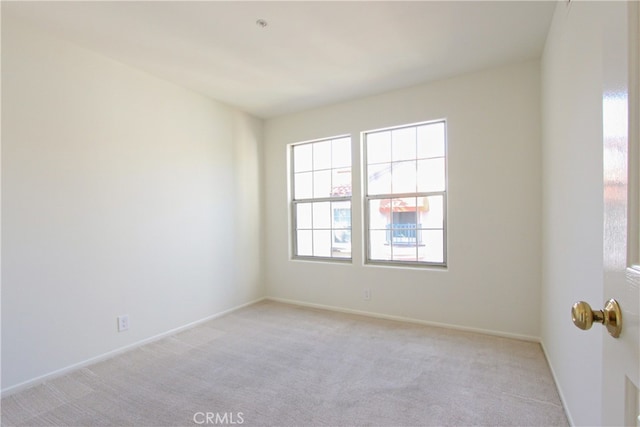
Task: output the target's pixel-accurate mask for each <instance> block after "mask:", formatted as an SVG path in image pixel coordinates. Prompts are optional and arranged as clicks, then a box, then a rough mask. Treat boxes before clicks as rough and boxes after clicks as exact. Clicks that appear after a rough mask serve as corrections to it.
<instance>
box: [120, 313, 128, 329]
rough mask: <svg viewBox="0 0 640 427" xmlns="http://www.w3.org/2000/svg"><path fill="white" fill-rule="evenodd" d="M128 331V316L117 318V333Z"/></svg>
mask: <svg viewBox="0 0 640 427" xmlns="http://www.w3.org/2000/svg"><path fill="white" fill-rule="evenodd" d="M128 330H129V315H128V314H124V315H122V316H118V332H123V331H128Z"/></svg>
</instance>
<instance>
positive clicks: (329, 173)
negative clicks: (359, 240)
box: [291, 137, 352, 260]
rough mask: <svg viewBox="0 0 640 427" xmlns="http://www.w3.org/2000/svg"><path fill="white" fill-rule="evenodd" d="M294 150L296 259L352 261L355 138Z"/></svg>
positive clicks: (293, 185)
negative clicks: (353, 139)
mask: <svg viewBox="0 0 640 427" xmlns="http://www.w3.org/2000/svg"><path fill="white" fill-rule="evenodd" d="M291 150H292V163H293V165H292V171H293V173H292V175H291V176H292V187H293V192H292V193H293V202H292V215H293V221H294V224H295V232H294V233H293V239H294V256H295V257H305V258H321V259H334V258H335V259H338V260H349V259H351V185H352V184H351V138H350V137H340V138H333V139H327V140H322V141H316V142H310V143H302V144H296V145H293V146H292V148H291Z"/></svg>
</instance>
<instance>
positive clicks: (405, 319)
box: [265, 297, 540, 343]
mask: <svg viewBox="0 0 640 427" xmlns="http://www.w3.org/2000/svg"><path fill="white" fill-rule="evenodd" d="M265 299H266V300H270V301H276V302H282V303H285V304H292V305H299V306H302V307H311V308H318V309H321V310H329V311H336V312H339V313H348V314H357V315H361V316H368V317H375V318H378V319H387V320H396V321H399V322H407V323H417V324H419V325H426V326H436V327H438V328H446V329H455V330H457V331H464V332H475V333H478V334H484V335H493V336H497V337H502V338H511V339H516V340H521V341H531V342H537V343H539V342H540V337H534V336H530V335H521V334H512V333H509V332H502V331H492V330H488V329H479V328H470V327H466V326H459V325H452V324H448V323H440V322H431V321H428V320H421V319H414V318H411V317H402V316H394V315H390V314H381V313H376V312H372V311H363V310H353V309H350V308H343V307H335V306H331V305H323V304H314V303H310V302H304V301H297V300H290V299H286V298H276V297H266V298H265Z"/></svg>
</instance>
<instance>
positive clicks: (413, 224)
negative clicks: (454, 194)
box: [364, 121, 446, 265]
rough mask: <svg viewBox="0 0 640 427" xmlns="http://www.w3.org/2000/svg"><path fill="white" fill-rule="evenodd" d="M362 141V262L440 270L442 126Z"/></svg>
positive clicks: (386, 133) (442, 244)
mask: <svg viewBox="0 0 640 427" xmlns="http://www.w3.org/2000/svg"><path fill="white" fill-rule="evenodd" d="M364 138H365V139H364V144H365V153H366V155H367V159H366V163H365V165H364V166H365V168H366V169H365V176H366V177H367V182H366V195H365V200H366V210H365V212H366V215H367V224H368V228H369V229H368V231H366V232H365V238H366V240H367V241H366V246H367V261H368V262H370V261H374V262H384V263H387V262H388V263H408V264H411V263H413V264H427V265H445V263H446V253H445V251H446V245H445V242H446V238H445V236H446V212H445V206H446V202H445V201H446V170H445V168H446V158H445V153H446V148H445V147H446V141H445V122H444V121H440V122H434V123H423V124H418V125H414V126H404V127H399V128H395V129H390V130H385V131H376V132H370V133H365V137H364Z"/></svg>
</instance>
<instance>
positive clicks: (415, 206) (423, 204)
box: [379, 197, 429, 213]
mask: <svg viewBox="0 0 640 427" xmlns="http://www.w3.org/2000/svg"><path fill="white" fill-rule="evenodd" d="M379 210H380V213H389V212H390V211H391V212H416V211H420V212H428V211H429V199H428V198H427V197H406V198H396V199H382V200H380V208H379Z"/></svg>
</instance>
